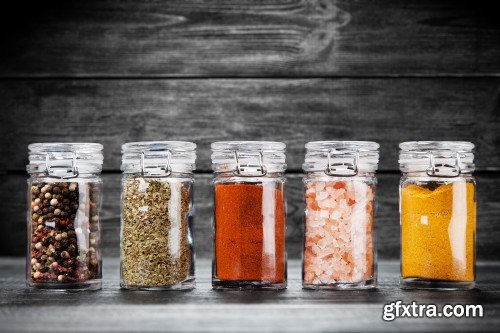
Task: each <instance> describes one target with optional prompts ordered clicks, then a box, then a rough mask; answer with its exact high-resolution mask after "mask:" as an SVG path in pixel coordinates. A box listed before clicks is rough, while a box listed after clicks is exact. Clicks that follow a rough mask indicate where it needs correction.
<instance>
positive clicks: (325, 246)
mask: <svg viewBox="0 0 500 333" xmlns="http://www.w3.org/2000/svg"><path fill="white" fill-rule="evenodd" d="M375 187H376V178H375V176H374V174H373V173H358V174H357V175H356V176H352V177H342V176H330V175H327V174H325V173H324V172H307V173H306V176H305V177H304V190H305V233H304V236H305V237H304V249H303V266H302V285H303V287H304V288H306V289H360V288H373V287H375V285H376V283H377V272H376V263H377V260H376V250H375V249H376V247H375V235H374V228H373V220H374V210H375Z"/></svg>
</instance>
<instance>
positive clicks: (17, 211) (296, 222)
mask: <svg viewBox="0 0 500 333" xmlns="http://www.w3.org/2000/svg"><path fill="white" fill-rule="evenodd" d="M120 178H121V175H120V174H105V175H104V176H103V181H104V202H103V210H102V215H101V221H102V222H101V223H102V224H101V227H102V230H103V234H102V239H103V244H102V248H103V253H104V255H106V256H119V230H120V193H121V189H120ZM25 179H26V177H24V176H22V175H3V176H0V211H1V212H2V213H3V220H2V223H0V256H1V255H4V256H6V255H8V256H24V255H25V248H26V243H25V241H26V238H27V236H26V222H25V221H26V196H25V190H26V183H25ZM378 180H379V183H378V186H377V206H378V208H377V216H376V220H375V226H376V232H377V246H378V254H379V257H380V258H385V259H394V258H399V234H400V227H399V211H398V209H399V205H398V185H399V175H397V174H381V175H378ZM477 181H478V210H477V211H478V222H477V258H478V259H479V260H498V259H500V257H499V256H498V253H500V244H499V243H498V239H500V224H499V223H498V216H500V202H499V201H498V199H497V198H499V197H500V174H495V175H485V176H482V175H479V176H478V177H477ZM286 196H287V203H288V212H287V213H288V214H287V252H288V256H289V257H290V258H300V256H301V254H302V240H303V211H304V204H303V187H302V176H301V175H299V174H293V175H288V180H287V184H286ZM212 201H213V196H212V176H211V175H208V174H198V175H196V183H195V189H194V207H195V219H194V235H195V236H194V238H195V250H196V254H197V256H198V257H199V258H210V257H211V256H212V229H211V221H212V209H213V208H212V207H213V205H212Z"/></svg>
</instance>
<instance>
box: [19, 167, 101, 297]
mask: <svg viewBox="0 0 500 333" xmlns="http://www.w3.org/2000/svg"><path fill="white" fill-rule="evenodd" d="M28 189H29V190H28V203H29V204H28V255H27V266H26V268H27V269H26V272H27V281H28V285H29V286H30V287H34V288H40V289H62V290H67V289H74V290H84V289H90V290H96V289H100V288H101V278H102V269H101V264H102V260H101V252H100V239H101V236H100V225H99V214H100V209H101V192H102V182H101V179H100V177H99V176H98V174H83V173H80V174H79V175H78V176H77V177H73V178H71V179H62V178H58V177H50V176H47V175H43V174H32V175H31V177H30V178H29V180H28Z"/></svg>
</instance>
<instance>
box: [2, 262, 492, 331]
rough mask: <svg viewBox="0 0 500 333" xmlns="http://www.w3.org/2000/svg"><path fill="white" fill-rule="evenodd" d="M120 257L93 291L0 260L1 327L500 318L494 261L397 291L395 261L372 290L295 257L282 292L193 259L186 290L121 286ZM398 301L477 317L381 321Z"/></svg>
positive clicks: (409, 322) (441, 324)
mask: <svg viewBox="0 0 500 333" xmlns="http://www.w3.org/2000/svg"><path fill="white" fill-rule="evenodd" d="M118 270H119V261H118V260H117V259H114V258H113V259H106V260H105V264H104V284H103V289H102V290H101V291H98V292H75V293H64V292H47V291H37V290H28V289H26V288H25V284H24V260H23V259H21V258H2V259H0V295H1V297H0V331H1V332H18V331H20V332H27V331H30V332H35V331H36V332H38V331H40V332H72V331H85V332H88V331H90V332H97V331H118V332H128V331H141V332H144V331H205V332H207V331H208V332H236V331H259V332H271V331H284V330H287V331H297V332H325V331H384V332H387V331H425V330H427V331H436V330H439V331H454V332H457V331H472V330H480V331H496V329H497V328H498V327H499V324H500V316H499V314H500V262H491V261H490V262H481V263H479V264H478V274H477V276H478V279H477V280H478V283H477V289H476V290H471V291H459V292H458V291H453V292H451V291H448V292H442V291H441V292H438V291H403V290H401V289H399V287H398V276H399V263H398V262H397V261H382V262H380V263H379V287H378V289H377V290H372V291H336V292H332V291H307V290H302V288H301V284H300V262H299V261H298V260H292V261H289V269H288V275H289V285H288V289H287V290H285V291H278V292H273V291H254V292H250V291H245V292H238V291H213V290H212V289H211V285H210V274H211V273H210V272H211V271H210V262H209V261H208V260H198V261H197V287H196V289H195V290H193V291H187V292H186V291H184V292H133V291H124V290H120V289H119V279H118ZM396 300H402V301H403V302H404V303H411V302H412V301H416V302H418V303H420V304H424V303H433V304H437V305H443V304H482V305H483V307H484V317H483V318H461V319H456V318H454V319H445V318H438V319H433V318H426V319H413V318H412V319H408V318H405V319H396V320H394V321H392V322H384V321H383V320H382V313H383V305H384V304H387V303H389V302H393V301H396Z"/></svg>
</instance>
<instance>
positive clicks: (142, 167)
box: [139, 150, 172, 177]
mask: <svg viewBox="0 0 500 333" xmlns="http://www.w3.org/2000/svg"><path fill="white" fill-rule="evenodd" d="M145 155H146V153H145V152H144V151H142V152H141V159H140V162H139V163H140V164H139V168H140V170H141V176H143V177H168V176H170V174H172V166H171V159H172V152H171V151H170V150H167V164H165V166H164V167H161V168H160V170H163V171H164V172H163V173H152V172H147V171H146V168H148V167H146V166H145V163H144V159H145ZM149 168H152V169H156V168H154V167H149Z"/></svg>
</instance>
